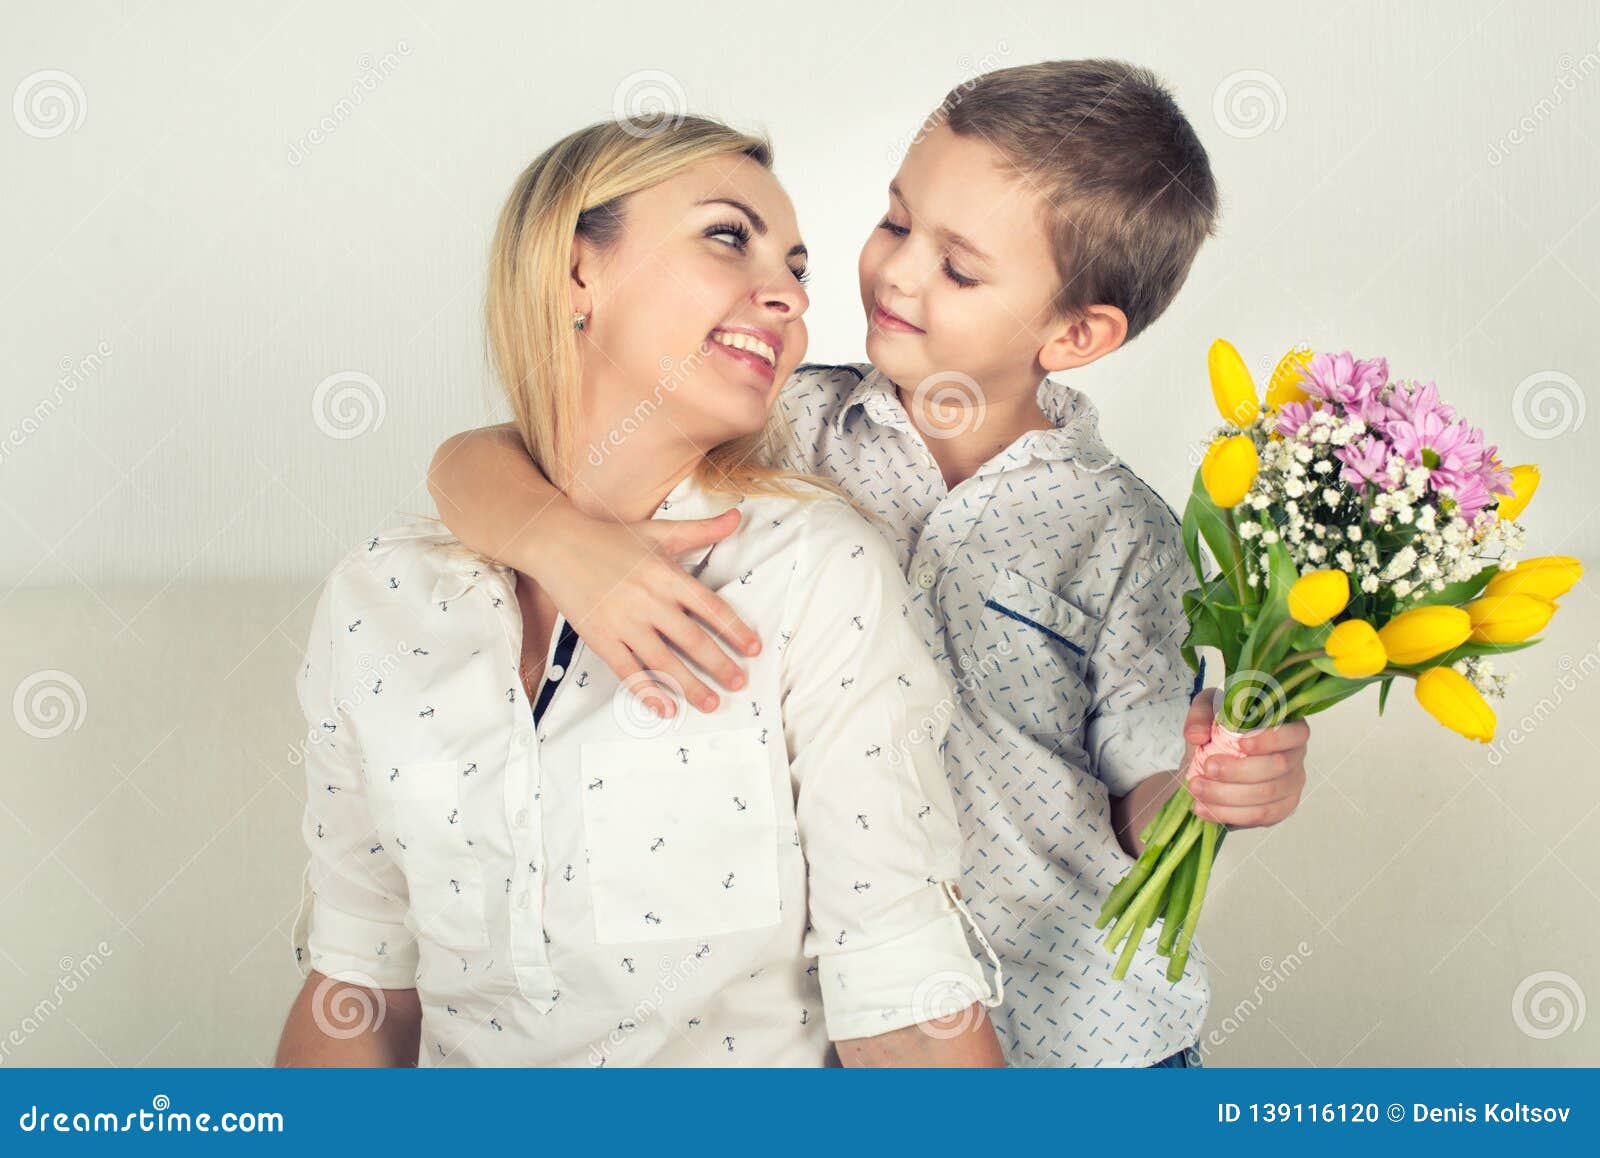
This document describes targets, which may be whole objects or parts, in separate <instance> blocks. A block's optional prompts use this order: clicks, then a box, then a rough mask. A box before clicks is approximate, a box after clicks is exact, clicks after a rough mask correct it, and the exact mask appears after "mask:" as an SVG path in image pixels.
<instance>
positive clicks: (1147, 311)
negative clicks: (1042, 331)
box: [930, 60, 1217, 341]
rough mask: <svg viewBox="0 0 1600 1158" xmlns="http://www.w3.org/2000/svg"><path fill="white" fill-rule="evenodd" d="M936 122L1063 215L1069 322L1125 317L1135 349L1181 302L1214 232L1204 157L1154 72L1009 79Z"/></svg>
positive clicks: (988, 79) (1053, 220)
mask: <svg viewBox="0 0 1600 1158" xmlns="http://www.w3.org/2000/svg"><path fill="white" fill-rule="evenodd" d="M934 118H937V119H938V120H939V121H942V122H944V123H946V124H948V125H949V127H950V129H951V130H952V131H953V132H955V133H957V134H960V135H962V136H972V137H977V138H980V139H982V140H985V141H987V142H988V143H989V144H990V145H992V146H993V147H994V148H996V149H997V150H999V151H1000V153H1001V154H1002V155H1003V156H1004V157H1005V158H1006V161H1007V162H1008V163H1009V164H1010V165H1011V166H1012V167H1014V168H1015V169H1016V170H1017V171H1018V172H1019V173H1020V174H1021V175H1022V176H1023V179H1024V180H1026V181H1027V182H1028V183H1029V184H1030V185H1031V186H1032V187H1033V188H1034V189H1036V190H1037V191H1038V192H1039V193H1041V194H1042V195H1043V196H1044V197H1045V199H1046V200H1047V202H1048V203H1049V205H1050V206H1052V210H1051V211H1050V212H1049V216H1048V219H1047V220H1046V222H1045V225H1046V228H1047V230H1048V231H1049V234H1050V238H1051V242H1052V248H1053V250H1054V252H1055V260H1056V269H1057V270H1058V272H1059V273H1060V275H1061V288H1060V289H1059V290H1058V291H1057V294H1056V300H1055V303H1054V304H1055V306H1056V308H1057V310H1058V311H1059V312H1060V313H1061V314H1062V315H1064V316H1070V315H1072V314H1073V313H1075V312H1076V311H1078V310H1080V309H1082V308H1084V307H1085V306H1091V305H1110V306H1116V307H1117V308H1118V309H1120V310H1121V311H1122V312H1123V313H1124V314H1126V315H1127V318H1128V340H1130V341H1131V340H1132V339H1133V338H1134V337H1136V336H1137V335H1138V334H1139V333H1140V332H1141V331H1142V330H1144V328H1145V327H1146V326H1148V325H1149V324H1150V323H1151V322H1153V321H1155V320H1156V319H1157V318H1158V317H1160V316H1161V313H1162V311H1164V310H1165V309H1166V308H1167V306H1168V305H1169V304H1170V303H1171V301H1172V299H1173V298H1174V297H1176V296H1177V293H1178V290H1179V288H1180V287H1181V286H1182V285H1183V282H1184V279H1185V278H1186V277H1187V276H1188V275H1189V266H1190V265H1191V264H1192V263H1193V261H1194V255H1195V254H1196V253H1197V252H1198V251H1199V249H1200V245H1201V243H1202V242H1204V241H1205V239H1206V238H1207V237H1209V236H1211V234H1212V233H1213V232H1214V230H1215V227H1216V219H1217V186H1216V181H1215V180H1214V179H1213V178H1212V176H1211V163H1210V161H1209V159H1208V158H1207V157H1206V151H1205V148H1204V147H1203V146H1202V145H1201V144H1200V138H1199V137H1197V136H1196V135H1195V131H1194V128H1193V126H1191V125H1190V124H1189V122H1188V120H1187V119H1186V118H1185V117H1184V115H1183V111H1182V110H1181V109H1179V108H1178V103H1177V101H1175V100H1174V99H1173V97H1172V94H1171V93H1169V92H1168V91H1167V89H1166V87H1165V86H1164V85H1163V84H1162V83H1161V81H1160V80H1159V79H1158V78H1157V77H1156V76H1155V74H1154V73H1151V72H1150V71H1149V70H1147V69H1143V68H1138V67H1136V66H1134V65H1131V64H1128V63H1126V62H1124V61H1120V60H1052V61H1045V62H1043V63H1041V64H1026V65H1020V66H1018V67H1016V68H1005V69H1000V70H999V71H997V72H990V73H985V74H983V75H982V76H979V77H977V78H975V79H974V80H972V81H969V82H967V83H966V84H964V85H961V86H958V87H957V88H954V89H951V90H950V93H949V95H947V96H946V97H945V98H944V101H943V102H942V103H941V104H940V106H939V109H938V111H937V112H936V113H935V114H934ZM934 118H930V120H933V119H934Z"/></svg>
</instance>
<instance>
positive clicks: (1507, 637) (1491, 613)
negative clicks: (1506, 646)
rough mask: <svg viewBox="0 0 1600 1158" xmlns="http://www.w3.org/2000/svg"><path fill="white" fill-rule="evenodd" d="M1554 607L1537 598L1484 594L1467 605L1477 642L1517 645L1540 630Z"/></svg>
mask: <svg viewBox="0 0 1600 1158" xmlns="http://www.w3.org/2000/svg"><path fill="white" fill-rule="evenodd" d="M1555 612H1556V605H1555V604H1554V603H1552V602H1551V601H1550V600H1548V599H1541V598H1540V597H1539V596H1537V595H1486V596H1484V597H1483V598H1482V599H1474V600H1473V601H1472V602H1471V603H1469V604H1467V615H1468V616H1469V617H1470V618H1471V620H1472V638H1473V639H1474V640H1476V641H1477V642H1478V643H1521V642H1522V641H1523V640H1525V639H1527V638H1528V637H1529V636H1530V635H1537V634H1538V633H1539V632H1541V631H1543V630H1544V628H1545V624H1547V623H1549V622H1550V617H1551V616H1552V615H1554V614H1555Z"/></svg>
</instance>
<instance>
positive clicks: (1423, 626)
mask: <svg viewBox="0 0 1600 1158" xmlns="http://www.w3.org/2000/svg"><path fill="white" fill-rule="evenodd" d="M1471 634H1472V617H1471V616H1470V615H1468V614H1467V613H1466V612H1465V611H1463V610H1461V608H1459V607H1413V608H1412V609H1411V610H1410V611H1402V612H1401V613H1400V614H1399V615H1396V616H1395V617H1394V618H1393V619H1391V620H1389V622H1388V623H1385V624H1384V625H1383V626H1382V627H1380V628H1379V629H1378V638H1379V639H1381V640H1383V648H1384V650H1385V651H1386V652H1388V653H1389V658H1390V659H1392V660H1393V661H1394V662H1395V663H1421V662H1422V661H1423V660H1427V659H1432V658H1433V657H1434V656H1436V655H1443V654H1444V653H1445V652H1447V651H1449V650H1450V649H1451V648H1452V647H1457V646H1459V645H1460V644H1463V643H1465V642H1466V641H1467V636H1469V635H1471Z"/></svg>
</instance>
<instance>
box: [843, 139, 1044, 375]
mask: <svg viewBox="0 0 1600 1158" xmlns="http://www.w3.org/2000/svg"><path fill="white" fill-rule="evenodd" d="M1045 208H1046V204H1045V200H1044V198H1043V197H1042V195H1040V194H1039V193H1038V192H1036V191H1035V190H1034V189H1033V188H1032V187H1031V186H1030V185H1029V184H1028V182H1027V180H1026V178H1024V177H1022V176H1020V175H1018V174H1016V172H1015V171H1014V170H1012V169H1009V168H1007V167H1003V160H1002V157H1001V155H1000V153H999V152H998V151H997V150H995V149H994V148H993V147H991V146H990V145H988V144H986V143H985V142H984V141H983V140H982V139H981V138H973V137H962V136H957V135H956V134H955V133H954V132H952V131H951V130H950V129H949V128H948V127H946V126H943V125H941V126H939V127H938V128H936V129H934V130H933V131H932V132H931V133H929V134H928V135H927V136H925V137H923V138H922V139H921V140H919V141H918V142H917V143H916V144H914V145H912V147H911V149H910V150H909V151H908V152H907V153H906V157H905V160H904V162H902V164H901V165H900V170H899V172H898V173H896V174H895V178H894V181H893V182H892V183H891V185H890V187H889V211H888V214H887V215H886V216H885V217H884V219H883V221H882V222H881V223H880V224H879V225H878V227H877V228H876V229H874V230H873V231H872V236H871V237H869V238H868V239H867V243H866V245H865V246H864V247H863V248H862V250H861V260H860V264H859V272H860V277H861V304H862V306H863V308H864V309H865V310H866V314H867V357H868V358H869V359H870V360H871V361H872V364H873V365H874V366H876V367H877V368H878V369H879V370H881V371H883V372H884V373H885V374H887V375H888V376H889V377H890V378H892V379H893V380H894V382H895V383H896V384H897V385H899V386H901V387H902V388H904V389H906V390H915V389H916V387H917V385H918V384H919V383H921V382H922V381H924V380H925V379H927V378H928V377H929V376H931V375H934V374H939V373H941V372H948V371H952V370H954V371H959V372H961V373H963V374H966V375H968V376H969V377H971V378H973V379H975V380H976V381H977V382H978V384H979V387H980V388H981V389H982V391H983V394H984V397H983V398H982V399H977V400H975V401H990V402H993V401H997V400H998V399H999V398H1001V397H1009V396H1012V395H1014V394H1015V393H1016V392H1019V391H1024V390H1026V391H1031V390H1032V389H1033V388H1034V387H1035V386H1037V385H1038V381H1039V378H1040V377H1041V376H1042V374H1043V370H1042V368H1040V366H1039V363H1038V357H1037V355H1038V353H1039V350H1040V347H1041V346H1043V345H1044V343H1045V340H1046V338H1047V337H1048V336H1049V335H1050V334H1051V333H1052V332H1054V331H1055V330H1057V329H1059V327H1060V325H1061V322H1060V319H1059V318H1057V317H1056V316H1055V315H1054V313H1053V311H1052V310H1051V308H1050V301H1051V299H1052V297H1053V296H1054V295H1055V293H1056V291H1057V289H1058V288H1059V286H1060V279H1059V277H1058V275H1057V273H1056V267H1055V261H1054V259H1053V258H1052V256H1051V252H1050V241H1049V238H1048V236H1047V234H1046V230H1045V225H1044V221H1045V215H1044V210H1045ZM897 319H898V320H897Z"/></svg>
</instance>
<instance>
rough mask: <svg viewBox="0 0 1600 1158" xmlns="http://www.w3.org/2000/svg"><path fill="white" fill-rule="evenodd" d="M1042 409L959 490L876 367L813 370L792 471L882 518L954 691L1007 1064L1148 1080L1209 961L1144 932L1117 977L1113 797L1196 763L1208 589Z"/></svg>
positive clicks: (1105, 465)
mask: <svg viewBox="0 0 1600 1158" xmlns="http://www.w3.org/2000/svg"><path fill="white" fill-rule="evenodd" d="M1038 401H1039V406H1040V408H1041V409H1042V410H1043V411H1044V413H1045V414H1046V415H1047V416H1048V417H1049V419H1050V421H1051V422H1052V423H1053V424H1054V429H1051V430H1037V431H1029V432H1028V433H1026V434H1024V435H1023V436H1022V437H1021V438H1019V439H1017V440H1016V441H1015V442H1014V443H1012V445H1011V446H1009V447H1007V448H1006V449H1005V450H1004V451H1002V452H1001V453H999V454H998V455H996V456H995V457H994V458H992V459H990V460H989V461H988V462H986V463H985V464H984V465H983V466H982V467H981V468H980V469H979V470H978V471H977V473H976V474H974V475H973V476H972V477H971V478H969V479H967V480H966V481H964V482H962V483H960V484H959V485H957V486H956V487H955V488H954V489H953V490H949V489H947V488H946V486H945V483H944V479H943V476H942V475H941V474H940V471H939V468H938V465H937V464H936V463H935V462H934V460H933V457H932V455H931V454H930V453H929V451H928V447H927V444H926V443H925V442H924V441H923V438H922V435H921V434H920V433H919V432H918V431H917V430H916V429H915V427H913V426H912V424H911V420H910V418H909V416H908V415H907V414H906V411H905V408H904V406H903V405H902V404H901V402H900V399H899V397H898V396H897V394H896V392H895V387H894V383H893V382H891V381H890V380H889V379H888V378H887V377H885V376H884V375H883V374H881V373H880V372H878V371H877V370H875V369H874V368H873V367H872V366H871V365H868V364H856V365H844V366H814V365H807V366H802V367H801V368H800V369H799V371H797V372H796V374H795V375H794V376H793V377H791V378H790V380H789V381H788V382H787V383H786V384H785V386H784V389H783V393H782V395H781V402H782V407H781V408H782V411H783V417H784V419H785V420H786V423H787V425H788V427H789V428H790V441H791V457H792V462H791V464H790V465H792V466H794V467H795V468H796V469H800V470H805V471H809V472H811V473H813V474H816V475H819V476H821V477H823V478H826V479H831V480H832V481H834V482H836V483H837V484H839V485H840V486H841V487H842V488H843V489H844V490H845V491H846V492H847V493H848V494H849V495H850V496H851V497H852V498H853V499H855V501H856V502H857V503H859V504H860V505H861V506H862V507H864V508H865V509H866V510H867V511H868V512H870V513H872V514H875V515H876V516H877V518H878V519H879V520H880V521H881V523H882V526H881V528H880V529H881V530H882V531H883V533H884V534H885V536H886V537H887V538H888V540H889V542H890V543H891V545H893V546H894V547H895V549H896V550H897V552H898V554H899V559H900V563H901V565H902V566H903V567H904V568H905V572H906V575H907V577H908V579H909V580H910V584H911V591H912V595H913V601H912V614H914V615H918V616H919V617H920V626H921V627H922V629H923V635H924V636H925V638H926V640H927V643H928V646H929V648H930V649H931V650H932V652H933V653H934V656H935V657H936V658H937V659H938V660H939V661H940V662H941V663H942V664H944V665H946V666H947V667H948V669H949V670H950V671H951V673H952V675H953V677H954V678H955V681H956V686H957V692H956V695H957V700H958V703H957V704H956V705H952V710H951V718H950V726H949V731H948V737H947V740H946V748H945V768H946V771H947V772H948V774H949V776H950V781H951V786H952V788H953V790H954V792H955V795H956V804H957V809H958V812H959V814H960V820H961V828H962V835H963V837H964V841H965V849H964V861H965V865H964V873H963V876H962V881H961V885H962V892H963V893H964V894H965V895H966V897H967V898H968V900H969V902H970V905H971V908H972V911H973V915H974V916H975V917H976V918H977V921H978V924H979V926H980V927H981V928H983V929H984V930H986V931H987V932H988V934H989V938H990V940H991V942H992V943H993V945H994V947H995V949H996V951H997V952H998V953H999V954H1000V956H1001V958H1002V959H1003V961H1004V964H1005V974H1006V990H1007V992H1006V1002H1005V1005H1004V1007H1003V1008H1001V1009H997V1010H994V1011H992V1015H993V1016H994V1017H995V1028H996V1030H997V1031H998V1032H999V1035H1000V1040H1001V1044H1002V1045H1003V1046H1004V1047H1005V1050H1006V1054H1007V1058H1008V1060H1009V1062H1010V1063H1011V1064H1012V1065H1028V1066H1053V1065H1107V1066H1137V1065H1149V1064H1152V1063H1154V1062H1157V1061H1159V1060H1161V1059H1162V1058H1164V1057H1166V1056H1167V1055H1168V1054H1171V1053H1174V1052H1176V1051H1177V1050H1180V1049H1182V1048H1184V1047H1185V1046H1189V1045H1192V1044H1193V1043H1194V1042H1195V1041H1196V1040H1197V1039H1198V1038H1199V1036H1200V1029H1201V1023H1202V1022H1203V1021H1204V1019H1205V1013H1206V1005H1207V1002H1208V1000H1209V997H1210V986H1209V983H1208V980H1207V978H1206V974H1205V969H1204V965H1203V964H1202V957H1201V955H1200V953H1199V952H1198V947H1197V951H1196V952H1195V953H1194V955H1193V956H1191V958H1190V963H1189V966H1188V969H1187V971H1186V972H1185V974H1184V976H1183V978H1182V979H1181V980H1180V981H1179V982H1178V983H1177V984H1176V985H1173V984H1171V983H1169V982H1168V981H1167V980H1166V976H1165V965H1166V961H1165V959H1164V958H1158V957H1156V956H1155V953H1154V948H1153V946H1154V940H1155V938H1154V935H1153V933H1152V934H1147V936H1146V938H1145V940H1146V944H1145V946H1142V947H1141V948H1140V950H1139V952H1138V953H1137V955H1136V956H1135V957H1134V960H1133V964H1132V965H1131V967H1130V968H1129V970H1128V975H1127V977H1126V979H1125V980H1123V981H1120V982H1117V981H1113V980H1112V979H1111V966H1112V964H1113V957H1112V955H1111V954H1110V953H1108V952H1107V951H1106V950H1105V949H1104V947H1103V946H1102V945H1101V944H1100V938H1101V937H1102V935H1103V934H1102V933H1101V932H1100V931H1099V930H1096V929H1095V927H1094V922H1095V918H1096V916H1097V915H1098V914H1099V911H1100V905H1101V902H1102V901H1103V900H1104V899H1105V897H1106V894H1107V893H1108V892H1109V891H1110V890H1111V887H1112V886H1113V885H1114V884H1115V883H1116V882H1117V880H1118V879H1119V878H1120V877H1121V876H1122V874H1123V871H1124V870H1125V869H1126V868H1127V867H1128V866H1129V865H1130V864H1131V863H1132V861H1131V860H1130V859H1129V857H1128V856H1127V855H1126V854H1125V853H1124V852H1123V851H1122V849H1121V847H1120V846H1119V845H1118V844H1117V839H1116V836H1115V834H1114V832H1113V831H1112V827H1111V821H1110V812H1109V800H1108V795H1109V794H1112V793H1115V794H1119V795H1120V794H1123V793H1126V792H1127V791H1128V790H1129V789H1131V788H1132V787H1133V786H1134V785H1135V784H1137V783H1138V782H1139V781H1140V780H1142V779H1143V778H1145V777H1146V776H1148V775H1150V774H1152V773H1154V772H1160V771H1167V770H1171V769H1175V768H1177V767H1178V765H1179V763H1180V762H1181V760H1182V757H1183V739H1182V727H1183V720H1184V716H1185V714H1186V712H1187V710H1188V706H1189V701H1190V698H1191V696H1192V694H1193V692H1194V691H1195V690H1196V689H1197V687H1198V681H1197V680H1195V678H1194V676H1193V674H1192V673H1191V672H1190V671H1189V669H1188V667H1187V666H1186V665H1185V664H1184V662H1183V658H1182V656H1181V655H1180V653H1179V650H1178V648H1179V644H1180V643H1181V641H1182V639H1183V637H1184V633H1185V631H1186V623H1185V621H1184V616H1183V610H1182V595H1183V591H1184V590H1185V588H1187V587H1188V586H1190V585H1191V583H1192V577H1191V575H1190V572H1189V565H1188V560H1187V557H1186V555H1185V554H1184V551H1183V545H1182V539H1181V534H1180V531H1179V526H1178V521H1177V519H1176V518H1175V517H1174V515H1173V512H1172V509H1171V508H1170V507H1169V506H1168V505H1167V504H1166V502H1165V501H1164V500H1163V499H1162V498H1161V496H1160V495H1158V494H1157V493H1156V492H1155V491H1154V490H1152V489H1151V488H1150V487H1149V486H1148V485H1147V484H1145V483H1144V482H1143V481H1142V480H1140V479H1139V478H1138V477H1137V476H1136V475H1135V474H1134V473H1133V471H1132V470H1130V469H1129V468H1128V467H1127V465H1126V464H1124V463H1123V462H1122V461H1121V460H1120V459H1118V458H1117V457H1116V456H1114V455H1113V454H1111V452H1110V451H1109V450H1107V449H1106V447H1105V444H1104V443H1102V442H1101V440H1100V436H1099V432H1098V429H1097V425H1098V424H1097V420H1096V416H1095V411H1094V407H1093V405H1092V404H1091V403H1090V402H1089V400H1088V399H1087V398H1086V397H1085V396H1084V395H1083V394H1081V393H1079V392H1078V391H1076V390H1074V389H1072V388H1071V387H1069V386H1066V385H1063V384H1062V383H1059V382H1055V381H1053V380H1051V379H1049V378H1046V379H1045V380H1044V381H1043V382H1042V383H1041V384H1040V388H1039V395H1038Z"/></svg>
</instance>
